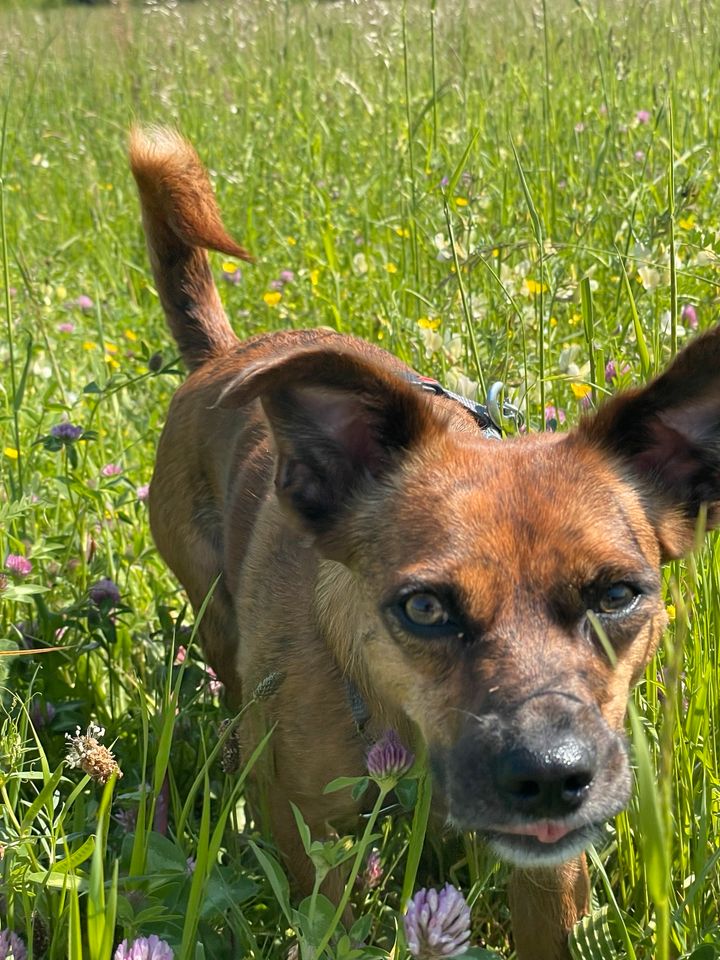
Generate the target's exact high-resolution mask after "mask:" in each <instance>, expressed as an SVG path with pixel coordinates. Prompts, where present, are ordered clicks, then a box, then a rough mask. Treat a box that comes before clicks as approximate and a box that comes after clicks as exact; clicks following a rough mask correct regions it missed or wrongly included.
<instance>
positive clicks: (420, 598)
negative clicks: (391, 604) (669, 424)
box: [403, 593, 450, 627]
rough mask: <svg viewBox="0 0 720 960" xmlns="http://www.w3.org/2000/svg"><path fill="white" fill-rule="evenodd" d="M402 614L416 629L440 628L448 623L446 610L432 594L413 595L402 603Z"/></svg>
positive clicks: (448, 618)
mask: <svg viewBox="0 0 720 960" xmlns="http://www.w3.org/2000/svg"><path fill="white" fill-rule="evenodd" d="M403 612H404V614H405V616H406V617H407V618H408V620H409V621H410V623H413V624H415V625H416V626H418V627H440V626H444V625H445V624H446V623H449V622H450V617H449V615H448V612H447V610H446V609H445V607H444V606H443V605H442V603H441V602H440V600H439V599H438V598H437V597H436V596H435V594H434V593H413V594H411V596H409V597H407V598H406V600H405V602H404V603H403Z"/></svg>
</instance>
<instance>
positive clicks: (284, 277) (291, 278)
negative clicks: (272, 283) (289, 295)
mask: <svg viewBox="0 0 720 960" xmlns="http://www.w3.org/2000/svg"><path fill="white" fill-rule="evenodd" d="M279 279H280V281H281V282H282V283H294V282H295V274H294V273H293V271H292V270H281V271H280V278H279Z"/></svg>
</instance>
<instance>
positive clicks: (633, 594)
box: [595, 583, 639, 613]
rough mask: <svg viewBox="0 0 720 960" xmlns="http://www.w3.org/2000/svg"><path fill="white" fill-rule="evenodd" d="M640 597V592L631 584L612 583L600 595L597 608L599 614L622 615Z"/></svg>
mask: <svg viewBox="0 0 720 960" xmlns="http://www.w3.org/2000/svg"><path fill="white" fill-rule="evenodd" d="M638 596H639V594H638V591H637V590H636V589H635V588H634V587H631V586H630V584H629V583H611V584H610V586H609V587H605V589H604V590H601V591H600V592H599V593H598V597H597V601H596V604H595V606H596V609H597V612H598V613H621V612H622V611H624V610H627V608H628V607H629V606H631V604H633V603H634V602H635V600H636V599H637V597H638Z"/></svg>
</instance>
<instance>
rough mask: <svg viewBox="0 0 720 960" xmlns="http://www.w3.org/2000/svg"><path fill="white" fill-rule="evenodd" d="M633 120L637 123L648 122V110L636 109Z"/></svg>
mask: <svg viewBox="0 0 720 960" xmlns="http://www.w3.org/2000/svg"><path fill="white" fill-rule="evenodd" d="M635 120H636V122H637V123H648V122H649V121H650V111H649V110H638V112H637V113H636V114H635Z"/></svg>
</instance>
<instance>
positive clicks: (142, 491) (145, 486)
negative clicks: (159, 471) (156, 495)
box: [135, 483, 150, 503]
mask: <svg viewBox="0 0 720 960" xmlns="http://www.w3.org/2000/svg"><path fill="white" fill-rule="evenodd" d="M149 495H150V484H149V483H141V484H140V486H139V487H138V488H137V490H136V491H135V496H136V497H137V498H138V500H139V501H140V503H145V501H146V500H147V498H148V496H149Z"/></svg>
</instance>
